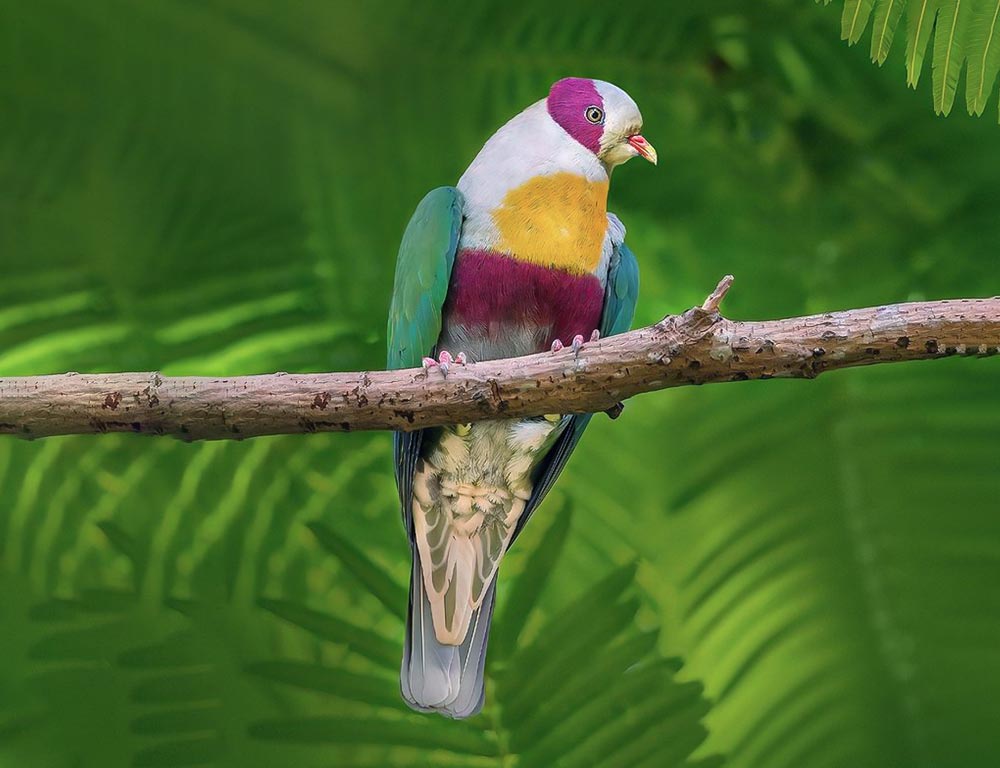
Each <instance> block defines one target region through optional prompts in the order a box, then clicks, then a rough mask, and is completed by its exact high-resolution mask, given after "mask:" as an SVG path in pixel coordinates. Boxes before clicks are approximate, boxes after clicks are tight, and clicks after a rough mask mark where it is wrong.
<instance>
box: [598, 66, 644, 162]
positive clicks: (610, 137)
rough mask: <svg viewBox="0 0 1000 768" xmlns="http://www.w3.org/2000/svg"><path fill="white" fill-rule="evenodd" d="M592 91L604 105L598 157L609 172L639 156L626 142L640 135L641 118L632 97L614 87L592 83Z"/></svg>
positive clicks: (601, 81) (599, 81)
mask: <svg viewBox="0 0 1000 768" xmlns="http://www.w3.org/2000/svg"><path fill="white" fill-rule="evenodd" d="M594 87H596V88H597V92H598V93H599V94H601V99H602V100H603V101H604V133H603V134H602V135H601V151H600V152H599V153H598V157H600V158H601V160H602V161H604V163H605V164H606V165H608V166H610V167H612V168H613V167H614V166H616V165H621V164H622V163H624V162H626V161H628V160H631V159H632V158H633V157H638V156H639V155H640V152H639V150H638V149H637V148H636V147H635V146H634V145H633V144H630V143H629V139H630V138H631V137H633V136H638V135H639V134H640V133H641V132H642V115H641V114H640V113H639V107H637V106H636V103H635V102H634V101H632V97H631V96H629V95H628V94H627V93H625V91H623V90H622V89H621V88H619V87H618V86H617V85H612V84H611V83H606V82H604V81H603V80H595V81H594Z"/></svg>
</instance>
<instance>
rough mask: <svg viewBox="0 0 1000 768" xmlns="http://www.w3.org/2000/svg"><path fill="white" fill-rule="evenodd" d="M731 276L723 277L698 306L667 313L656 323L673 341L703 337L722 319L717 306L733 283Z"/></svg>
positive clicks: (679, 341) (693, 339)
mask: <svg viewBox="0 0 1000 768" xmlns="http://www.w3.org/2000/svg"><path fill="white" fill-rule="evenodd" d="M733 279H734V278H733V276H732V275H726V276H725V277H723V278H722V279H721V280H720V281H719V284H718V285H717V286H715V290H714V291H712V292H711V293H710V294H709V295H708V297H707V298H706V299H705V301H703V302H702V304H701V306H700V307H691V309H689V310H687V311H686V312H684V314H682V315H667V316H666V317H665V318H663V319H662V320H661V321H660V322H658V323H657V324H656V326H655V327H656V328H657V330H660V331H663V332H664V334H665V335H666V336H667V339H668V340H669V341H671V342H673V343H685V344H689V343H692V342H695V341H698V340H700V339H703V338H704V337H705V336H707V335H708V334H709V333H711V332H712V328H713V327H714V326H715V325H716V324H717V323H719V322H720V321H721V320H722V315H721V314H720V313H719V306H720V305H721V304H722V300H723V299H724V298H725V297H726V294H727V293H729V289H730V288H731V287H732V285H733Z"/></svg>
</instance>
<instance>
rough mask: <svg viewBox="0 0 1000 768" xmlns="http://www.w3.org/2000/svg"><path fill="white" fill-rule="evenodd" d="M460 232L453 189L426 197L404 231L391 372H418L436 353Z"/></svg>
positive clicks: (390, 349)
mask: <svg viewBox="0 0 1000 768" xmlns="http://www.w3.org/2000/svg"><path fill="white" fill-rule="evenodd" d="M461 231H462V195H461V193H460V192H459V191H458V190H457V189H455V188H454V187H439V188H437V189H435V190H432V191H430V192H428V193H427V196H426V197H424V199H423V200H421V201H420V205H418V206H417V210H416V211H414V213H413V217H412V218H411V219H410V223H409V224H408V225H407V226H406V232H404V233H403V242H402V243H401V244H400V246H399V256H398V257H397V259H396V279H395V282H394V283H393V288H392V304H391V306H390V308H389V327H388V357H387V366H388V367H389V368H414V367H416V366H418V365H420V362H421V359H422V358H423V357H424V356H425V355H429V354H431V353H432V351H433V350H434V345H435V344H436V343H437V339H438V335H439V334H440V333H441V308H442V307H443V306H444V301H445V297H446V296H447V293H448V281H449V280H450V278H451V268H452V265H453V264H454V263H455V251H456V250H457V249H458V238H459V235H460V234H461Z"/></svg>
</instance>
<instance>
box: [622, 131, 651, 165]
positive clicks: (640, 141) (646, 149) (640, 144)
mask: <svg viewBox="0 0 1000 768" xmlns="http://www.w3.org/2000/svg"><path fill="white" fill-rule="evenodd" d="M628 143H629V144H631V145H632V147H633V148H634V149H635V151H636V152H638V153H639V156H640V157H642V158H644V159H646V160H649V162H651V163H652V164H653V165H656V150H655V149H654V148H653V145H652V144H650V143H649V142H648V141H646V140H645V139H644V138H643V137H642V136H640V135H639V134H638V133H637V134H635V136H629V137H628Z"/></svg>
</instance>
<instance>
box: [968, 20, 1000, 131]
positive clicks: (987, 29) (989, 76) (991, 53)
mask: <svg viewBox="0 0 1000 768" xmlns="http://www.w3.org/2000/svg"><path fill="white" fill-rule="evenodd" d="M972 8H973V10H972V18H971V20H970V23H969V40H968V50H969V69H968V72H967V74H966V80H965V97H966V102H967V104H968V107H969V113H970V114H974V115H982V114H983V110H984V109H985V108H986V102H987V101H988V100H989V97H990V93H991V92H992V91H993V86H994V84H995V82H996V77H997V72H998V71H1000V0H991V2H979V3H976V4H974V5H973V6H972ZM980 51H981V52H982V53H980Z"/></svg>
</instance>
